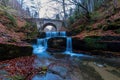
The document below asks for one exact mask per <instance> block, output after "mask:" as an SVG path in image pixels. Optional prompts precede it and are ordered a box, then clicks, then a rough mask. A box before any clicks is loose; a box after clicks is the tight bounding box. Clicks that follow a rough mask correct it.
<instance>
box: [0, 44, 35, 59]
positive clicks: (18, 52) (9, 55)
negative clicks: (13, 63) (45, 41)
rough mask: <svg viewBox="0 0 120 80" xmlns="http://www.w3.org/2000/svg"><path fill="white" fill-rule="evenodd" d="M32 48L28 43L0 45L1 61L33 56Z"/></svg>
mask: <svg viewBox="0 0 120 80" xmlns="http://www.w3.org/2000/svg"><path fill="white" fill-rule="evenodd" d="M32 50H33V48H32V46H31V45H29V44H27V43H3V42H2V43H0V61H1V60H7V59H13V58H16V57H21V56H29V55H32Z"/></svg>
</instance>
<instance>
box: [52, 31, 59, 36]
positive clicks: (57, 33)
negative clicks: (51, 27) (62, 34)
mask: <svg viewBox="0 0 120 80" xmlns="http://www.w3.org/2000/svg"><path fill="white" fill-rule="evenodd" d="M51 34H52V37H58V36H59V32H51Z"/></svg>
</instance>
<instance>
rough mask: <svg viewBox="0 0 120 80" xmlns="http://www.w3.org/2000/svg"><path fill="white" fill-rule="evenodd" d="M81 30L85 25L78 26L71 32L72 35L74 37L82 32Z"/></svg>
mask: <svg viewBox="0 0 120 80" xmlns="http://www.w3.org/2000/svg"><path fill="white" fill-rule="evenodd" d="M83 30H85V25H80V26H78V28H77V29H73V30H72V35H76V34H78V33H80V32H82V31H83Z"/></svg>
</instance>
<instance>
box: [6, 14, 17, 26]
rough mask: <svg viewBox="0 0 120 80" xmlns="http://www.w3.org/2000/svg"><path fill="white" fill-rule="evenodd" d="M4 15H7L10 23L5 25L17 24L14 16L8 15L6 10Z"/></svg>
mask: <svg viewBox="0 0 120 80" xmlns="http://www.w3.org/2000/svg"><path fill="white" fill-rule="evenodd" d="M5 15H6V16H7V17H8V19H9V20H10V21H11V23H9V25H10V26H9V25H7V26H9V27H11V26H14V27H16V26H17V22H16V19H15V18H14V16H12V15H10V14H9V13H7V12H5Z"/></svg>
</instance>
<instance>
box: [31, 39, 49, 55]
mask: <svg viewBox="0 0 120 80" xmlns="http://www.w3.org/2000/svg"><path fill="white" fill-rule="evenodd" d="M46 48H47V41H46V39H37V45H33V53H35V54H39V53H42V52H44V51H45V50H46Z"/></svg>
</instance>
